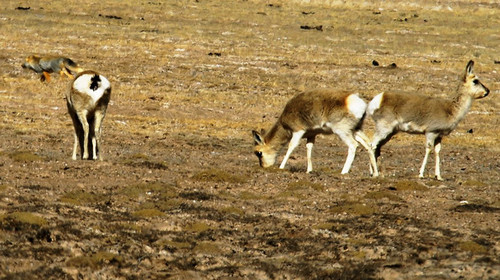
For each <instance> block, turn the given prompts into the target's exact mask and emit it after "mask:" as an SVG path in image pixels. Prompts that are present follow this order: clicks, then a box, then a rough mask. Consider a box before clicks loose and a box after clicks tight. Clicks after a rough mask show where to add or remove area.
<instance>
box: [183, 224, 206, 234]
mask: <svg viewBox="0 0 500 280" xmlns="http://www.w3.org/2000/svg"><path fill="white" fill-rule="evenodd" d="M210 229H212V228H211V227H210V226H209V225H207V224H205V223H193V224H190V225H188V226H186V227H185V228H184V230H186V231H191V232H198V233H200V232H204V231H207V230H210Z"/></svg>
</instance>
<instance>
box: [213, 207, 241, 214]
mask: <svg viewBox="0 0 500 280" xmlns="http://www.w3.org/2000/svg"><path fill="white" fill-rule="evenodd" d="M219 211H220V212H221V213H222V214H226V215H236V216H243V215H245V211H244V210H243V209H241V208H238V207H234V206H229V207H225V208H222V209H221V210H219Z"/></svg>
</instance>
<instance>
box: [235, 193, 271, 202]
mask: <svg viewBox="0 0 500 280" xmlns="http://www.w3.org/2000/svg"><path fill="white" fill-rule="evenodd" d="M238 198H239V199H242V200H259V199H264V198H265V197H264V196H262V195H258V194H255V193H253V192H249V191H243V192H241V193H240V194H239V195H238Z"/></svg>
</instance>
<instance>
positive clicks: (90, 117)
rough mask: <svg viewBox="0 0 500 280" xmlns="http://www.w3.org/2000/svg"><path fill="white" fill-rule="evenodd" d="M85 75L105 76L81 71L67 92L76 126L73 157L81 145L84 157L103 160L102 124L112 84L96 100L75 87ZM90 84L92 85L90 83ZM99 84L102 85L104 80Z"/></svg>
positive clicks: (71, 114) (68, 104) (74, 158)
mask: <svg viewBox="0 0 500 280" xmlns="http://www.w3.org/2000/svg"><path fill="white" fill-rule="evenodd" d="M84 75H98V76H99V77H101V78H104V77H103V76H100V75H99V74H98V73H97V72H95V71H84V72H81V73H79V74H78V75H77V76H76V77H75V79H74V80H73V82H72V83H71V87H70V89H69V91H68V92H67V95H66V101H67V106H68V112H69V114H70V116H71V119H72V121H73V125H74V128H75V134H74V136H75V143H74V146H73V155H72V159H73V160H76V159H77V158H76V154H77V149H78V146H79V147H80V152H81V156H82V159H94V160H95V159H100V160H102V156H101V151H100V147H101V126H102V121H103V119H104V116H105V115H106V109H107V107H108V103H109V100H110V96H111V86H110V85H109V84H108V86H109V87H107V88H105V90H104V91H103V94H102V96H100V98H99V99H98V100H96V101H94V100H93V98H92V97H91V96H90V95H88V94H86V93H85V92H82V91H79V90H77V89H76V88H75V84H76V82H77V80H78V79H79V78H80V77H81V76H84ZM104 79H105V78H104ZM106 81H107V80H106ZM89 86H91V85H90V84H89ZM98 86H99V87H100V86H102V82H101V83H100V84H98ZM89 140H91V141H89ZM89 151H92V153H91V154H90V153H89Z"/></svg>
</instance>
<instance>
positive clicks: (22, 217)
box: [0, 212, 47, 226]
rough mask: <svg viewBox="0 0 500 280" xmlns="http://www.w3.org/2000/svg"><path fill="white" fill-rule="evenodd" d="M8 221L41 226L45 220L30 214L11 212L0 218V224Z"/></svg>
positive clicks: (45, 222)
mask: <svg viewBox="0 0 500 280" xmlns="http://www.w3.org/2000/svg"><path fill="white" fill-rule="evenodd" d="M3 221H10V222H11V223H21V224H25V225H30V226H43V225H45V224H47V220H45V219H44V218H42V217H40V216H37V215H35V214H33V213H30V212H13V213H10V214H7V215H4V216H0V222H3Z"/></svg>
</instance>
